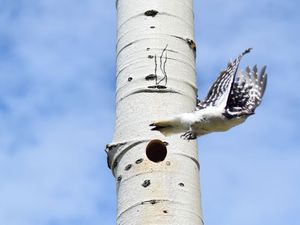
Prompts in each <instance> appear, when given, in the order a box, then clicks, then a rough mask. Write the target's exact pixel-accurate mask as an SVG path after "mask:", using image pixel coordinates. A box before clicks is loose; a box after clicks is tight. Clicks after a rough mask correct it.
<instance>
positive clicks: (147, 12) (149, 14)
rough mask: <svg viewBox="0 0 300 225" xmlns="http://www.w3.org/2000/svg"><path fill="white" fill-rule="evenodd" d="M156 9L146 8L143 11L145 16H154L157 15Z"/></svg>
mask: <svg viewBox="0 0 300 225" xmlns="http://www.w3.org/2000/svg"><path fill="white" fill-rule="evenodd" d="M157 13H158V11H156V10H154V9H151V10H148V11H146V12H145V13H144V15H145V16H151V17H155V16H156V15H157Z"/></svg>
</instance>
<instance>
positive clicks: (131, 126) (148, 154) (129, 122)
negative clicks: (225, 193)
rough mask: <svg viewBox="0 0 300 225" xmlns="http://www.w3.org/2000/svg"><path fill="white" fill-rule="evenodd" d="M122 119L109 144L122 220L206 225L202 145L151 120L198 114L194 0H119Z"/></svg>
mask: <svg viewBox="0 0 300 225" xmlns="http://www.w3.org/2000/svg"><path fill="white" fill-rule="evenodd" d="M116 6H117V15H118V38H117V74H116V79H117V85H116V124H115V133H114V137H113V142H112V143H111V144H109V145H107V150H106V151H107V154H108V165H109V167H110V169H111V170H112V173H113V175H114V177H115V178H116V185H117V200H118V203H117V204H118V210H117V224H118V225H135V224H136V225H150V224H151V225H160V224H164V225H167V224H168V225H201V224H203V220H202V209H201V205H200V200H201V197H200V185H199V163H198V154H197V142H196V141H194V140H193V141H186V140H182V139H181V138H180V135H174V136H170V137H165V136H163V135H161V134H160V133H159V132H157V131H151V130H150V127H149V124H150V123H152V122H153V121H155V120H157V119H164V118H166V117H168V116H170V115H175V114H179V113H183V112H192V111H194V109H195V105H196V94H197V88H196V84H195V82H196V78H195V57H196V47H195V44H194V41H193V40H194V30H193V22H194V21H193V1H192V0H118V1H117V3H116Z"/></svg>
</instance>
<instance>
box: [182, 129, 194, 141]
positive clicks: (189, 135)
mask: <svg viewBox="0 0 300 225" xmlns="http://www.w3.org/2000/svg"><path fill="white" fill-rule="evenodd" d="M180 137H181V138H182V139H184V140H188V141H189V140H194V139H196V138H197V135H196V134H194V133H193V132H192V131H187V132H185V133H184V134H183V135H181V136H180Z"/></svg>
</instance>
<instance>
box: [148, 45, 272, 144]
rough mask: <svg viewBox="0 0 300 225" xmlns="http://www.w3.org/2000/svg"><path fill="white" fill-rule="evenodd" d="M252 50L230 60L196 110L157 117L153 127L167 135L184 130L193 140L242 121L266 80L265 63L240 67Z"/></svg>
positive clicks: (258, 100) (256, 102)
mask: <svg viewBox="0 0 300 225" xmlns="http://www.w3.org/2000/svg"><path fill="white" fill-rule="evenodd" d="M251 50H252V49H251V48H248V49H246V50H245V51H244V52H242V53H241V54H240V55H239V56H238V57H237V58H236V59H234V60H233V61H230V62H229V63H228V65H227V68H226V69H225V70H223V71H221V73H220V75H219V77H218V78H217V80H216V81H215V82H214V83H213V85H212V86H211V88H210V89H209V91H208V94H207V96H206V97H205V99H204V100H203V101H200V100H197V104H196V109H195V111H194V112H192V113H183V114H179V115H175V116H173V117H170V118H166V119H165V120H159V121H155V122H154V123H151V124H150V126H151V130H154V131H155V130H157V131H160V132H161V133H162V134H163V135H165V136H169V135H172V134H177V133H183V134H182V135H181V138H183V139H185V140H193V139H196V138H197V137H199V136H202V135H205V134H208V133H211V132H221V131H227V130H229V129H230V128H232V127H234V126H237V125H239V124H241V123H243V122H244V121H245V120H246V119H247V118H248V117H249V116H251V115H253V114H254V112H255V109H256V108H257V107H258V106H259V105H260V103H261V100H262V97H263V95H264V92H265V89H266V84H267V74H266V66H263V67H262V69H261V70H260V72H258V69H257V66H256V65H255V66H253V67H252V68H250V67H249V66H247V67H246V69H245V71H241V70H239V69H238V67H239V64H240V61H241V59H242V57H243V56H244V55H245V54H247V53H249V52H250V51H251Z"/></svg>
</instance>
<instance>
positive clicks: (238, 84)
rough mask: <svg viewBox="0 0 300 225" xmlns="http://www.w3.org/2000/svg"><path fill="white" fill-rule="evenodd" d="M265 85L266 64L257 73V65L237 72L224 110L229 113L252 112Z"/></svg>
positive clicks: (258, 102) (260, 97)
mask: <svg viewBox="0 0 300 225" xmlns="http://www.w3.org/2000/svg"><path fill="white" fill-rule="evenodd" d="M266 85H267V74H266V66H264V67H263V68H262V69H261V71H260V73H259V74H258V71H257V66H256V65H255V66H253V68H252V69H251V68H250V67H249V66H248V67H246V70H245V71H238V72H237V79H236V80H235V81H234V83H233V85H232V89H231V92H230V94H229V96H228V101H227V106H226V111H228V112H229V113H230V114H232V115H233V114H238V113H254V111H255V109H256V107H257V106H259V105H260V103H261V100H262V97H263V95H264V92H265V89H266Z"/></svg>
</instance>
